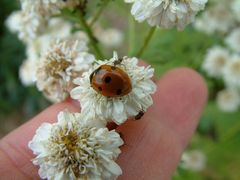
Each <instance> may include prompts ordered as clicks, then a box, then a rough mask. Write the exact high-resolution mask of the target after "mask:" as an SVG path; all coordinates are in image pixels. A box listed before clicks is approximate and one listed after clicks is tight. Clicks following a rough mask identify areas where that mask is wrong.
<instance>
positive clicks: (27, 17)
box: [6, 11, 46, 42]
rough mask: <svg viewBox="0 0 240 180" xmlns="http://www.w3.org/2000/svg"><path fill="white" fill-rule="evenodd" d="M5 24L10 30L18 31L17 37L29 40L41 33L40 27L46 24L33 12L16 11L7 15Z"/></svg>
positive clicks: (25, 40)
mask: <svg viewBox="0 0 240 180" xmlns="http://www.w3.org/2000/svg"><path fill="white" fill-rule="evenodd" d="M6 25H7V27H8V28H9V29H10V30H11V31H12V32H17V33H18V37H19V39H21V40H23V41H24V42H29V41H30V40H32V39H34V38H36V37H37V36H38V34H40V33H41V30H42V28H43V27H45V26H46V21H45V20H44V19H43V18H42V17H41V16H39V15H37V14H35V13H31V14H27V13H26V12H24V11H16V12H13V13H12V14H11V15H10V16H9V18H8V19H7V21H6Z"/></svg>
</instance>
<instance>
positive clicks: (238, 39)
mask: <svg viewBox="0 0 240 180" xmlns="http://www.w3.org/2000/svg"><path fill="white" fill-rule="evenodd" d="M239 8H240V7H239ZM239 10H240V9H239ZM226 43H227V45H228V46H229V47H230V48H231V49H232V50H234V51H235V52H239V53H240V28H237V29H234V30H233V31H232V32H231V33H230V35H229V36H228V37H227V38H226Z"/></svg>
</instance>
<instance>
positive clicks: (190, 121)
mask: <svg viewBox="0 0 240 180" xmlns="http://www.w3.org/2000/svg"><path fill="white" fill-rule="evenodd" d="M156 83H157V92H156V93H155V94H154V95H153V101H154V105H152V106H151V107H150V108H149V109H148V111H147V112H146V113H145V115H144V116H143V118H142V119H141V120H138V121H133V120H128V121H127V122H126V123H125V124H123V125H121V126H119V127H116V130H117V131H118V132H121V134H122V135H123V136H122V137H123V139H124V142H125V144H124V145H123V146H122V147H121V150H122V153H121V154H120V156H119V158H118V160H117V162H118V164H119V165H120V166H121V168H122V170H123V175H122V176H120V177H119V179H120V180H122V179H123V180H146V179H148V180H168V179H171V177H172V176H173V174H174V172H175V170H176V168H177V166H178V163H179V161H180V158H181V154H182V152H183V151H184V149H185V148H186V146H187V144H188V143H189V141H190V139H191V137H192V135H193V133H194V131H195V129H196V126H197V124H198V120H199V118H200V116H201V113H202V110H203V108H204V105H205V103H206V101H207V87H206V85H205V82H204V80H203V79H202V77H201V76H200V75H199V74H198V73H196V72H195V71H193V70H191V69H188V68H177V69H174V70H171V71H169V72H167V73H166V74H165V75H163V76H162V77H161V79H160V80H158V81H157V82H156ZM64 109H68V110H69V111H71V112H79V110H80V109H79V106H78V103H76V102H73V101H71V100H68V101H65V102H62V103H58V104H55V105H52V106H51V107H49V108H47V109H46V110H44V111H43V112H42V113H40V114H39V115H37V116H36V117H34V118H33V119H32V120H30V121H28V122H27V123H25V124H24V125H22V126H21V127H19V128H17V129H16V130H14V131H12V132H11V133H10V134H8V135H7V136H5V137H4V138H2V139H1V140H0V175H1V176H0V179H1V180H14V179H16V180H27V179H39V177H38V173H37V170H38V167H37V166H34V165H33V164H32V162H31V159H33V158H34V155H33V154H32V152H31V150H30V149H29V148H28V147H27V144H28V142H29V141H30V140H31V139H32V137H33V135H34V134H35V131H36V129H37V128H38V127H39V126H40V125H41V124H42V123H43V122H51V123H52V122H56V120H57V114H58V113H59V111H61V110H64Z"/></svg>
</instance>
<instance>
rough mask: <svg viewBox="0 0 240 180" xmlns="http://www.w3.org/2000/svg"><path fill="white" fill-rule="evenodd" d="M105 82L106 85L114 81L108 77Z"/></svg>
mask: <svg viewBox="0 0 240 180" xmlns="http://www.w3.org/2000/svg"><path fill="white" fill-rule="evenodd" d="M104 81H105V83H110V82H111V81H112V78H111V77H110V76H107V77H106V78H105V80H104Z"/></svg>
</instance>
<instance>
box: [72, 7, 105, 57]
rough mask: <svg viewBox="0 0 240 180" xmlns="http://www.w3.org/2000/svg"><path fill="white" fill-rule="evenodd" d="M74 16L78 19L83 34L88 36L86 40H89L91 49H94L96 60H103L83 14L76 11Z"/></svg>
mask: <svg viewBox="0 0 240 180" xmlns="http://www.w3.org/2000/svg"><path fill="white" fill-rule="evenodd" d="M76 15H77V17H78V18H79V23H80V24H81V26H82V28H83V29H84V30H85V32H86V33H87V35H88V38H89V40H90V44H91V46H92V48H93V49H94V51H95V53H96V56H97V58H98V59H103V58H104V56H103V53H102V51H101V50H100V48H99V47H98V45H97V43H98V41H97V39H96V38H95V37H94V35H93V32H92V30H91V28H90V26H89V25H88V24H87V22H86V20H85V18H84V16H83V14H82V13H81V12H79V11H77V12H76Z"/></svg>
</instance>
